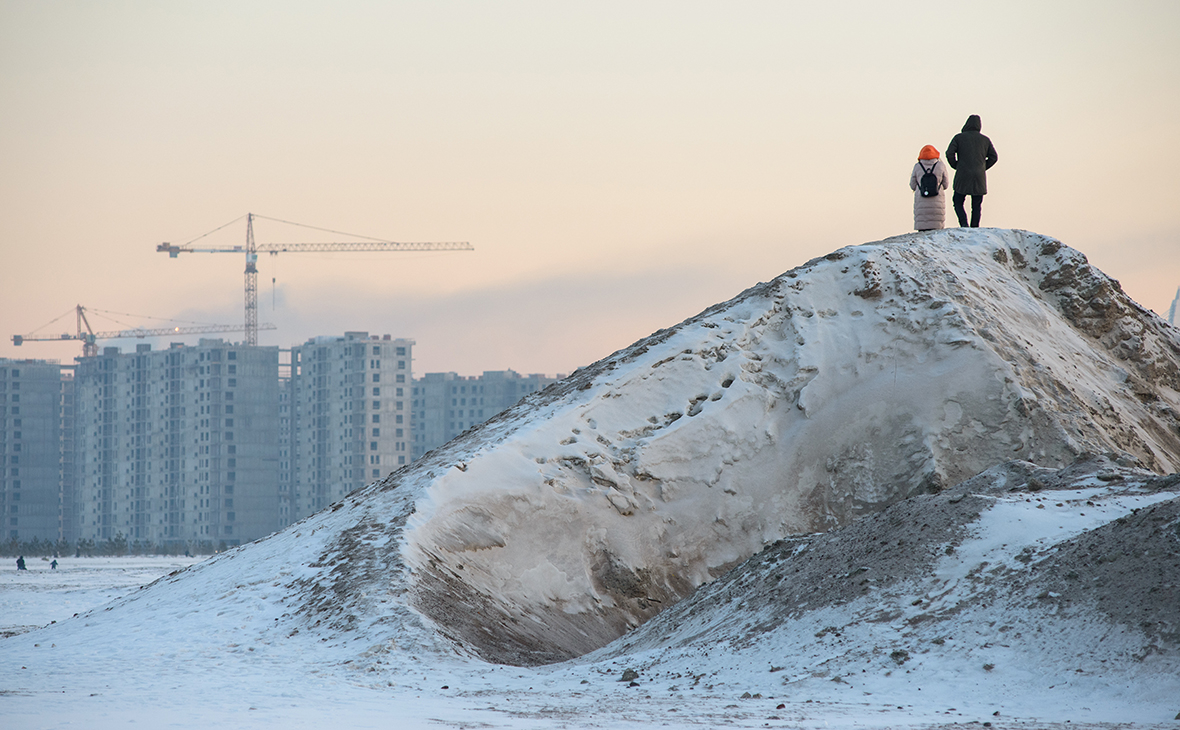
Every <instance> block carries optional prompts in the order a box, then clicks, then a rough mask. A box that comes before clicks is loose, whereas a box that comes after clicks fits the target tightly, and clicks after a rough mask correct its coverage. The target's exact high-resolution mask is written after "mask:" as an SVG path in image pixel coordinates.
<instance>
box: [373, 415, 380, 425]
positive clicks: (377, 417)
mask: <svg viewBox="0 0 1180 730" xmlns="http://www.w3.org/2000/svg"><path fill="white" fill-rule="evenodd" d="M373 423H381V414H380V413H374V414H373Z"/></svg>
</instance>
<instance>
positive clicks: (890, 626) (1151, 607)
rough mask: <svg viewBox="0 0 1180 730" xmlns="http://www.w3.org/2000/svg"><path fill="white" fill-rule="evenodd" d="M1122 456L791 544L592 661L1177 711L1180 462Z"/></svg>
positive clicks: (1025, 467)
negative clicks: (1152, 463)
mask: <svg viewBox="0 0 1180 730" xmlns="http://www.w3.org/2000/svg"><path fill="white" fill-rule="evenodd" d="M1119 462H1122V464H1127V463H1129V462H1128V460H1126V459H1124V458H1120V459H1118V460H1117V461H1114V462H1112V461H1111V460H1110V459H1108V458H1105V457H1086V458H1083V459H1082V460H1080V461H1079V462H1078V463H1076V464H1074V465H1072V466H1070V467H1068V468H1066V469H1062V470H1052V469H1045V468H1042V467H1037V466H1035V465H1033V464H1030V463H1027V462H1010V463H1008V464H1004V465H1001V466H999V467H996V468H993V469H991V470H988V471H987V472H984V473H983V474H981V475H979V476H978V477H976V478H974V479H971V480H968V481H967V482H965V483H963V484H962V485H959V486H958V487H956V488H955V489H952V490H949V491H947V492H944V493H942V494H938V495H920V496H916V497H913V498H911V499H910V500H907V501H906V502H903V503H901V504H898V505H895V506H893V507H890V508H888V509H886V510H885V511H883V512H881V513H879V514H876V515H873V516H870V517H866V518H865V519H863V520H860V521H858V522H856V523H854V524H852V525H849V526H846V527H841V528H837V529H835V530H832V531H830V532H828V533H824V534H815V535H808V536H802V537H795V538H791V539H787V540H783V541H780V542H777V543H775V544H774V545H771V546H769V547H768V548H767V549H766V550H764V551H763V552H761V553H760V554H758V555H757V556H755V557H753V558H751V559H750V560H748V561H746V562H745V563H743V564H742V565H741V566H739V567H737V568H735V569H734V570H732V571H730V572H729V573H728V574H727V575H725V576H724V577H723V578H721V579H719V580H717V581H715V582H714V583H712V584H710V585H709V586H706V587H704V588H702V589H701V590H699V591H698V592H697V593H696V594H694V595H693V596H692V597H691V598H689V599H687V600H685V601H683V602H681V603H679V604H677V605H676V606H674V607H673V608H671V609H669V610H668V611H665V612H663V613H661V614H660V615H659V616H657V617H656V618H654V619H653V620H651V621H649V622H648V623H646V624H645V625H644V626H642V627H640V628H639V629H637V630H635V631H633V632H631V633H630V634H628V635H627V636H626V637H624V638H622V639H620V640H619V641H617V642H615V643H613V644H611V645H610V646H608V647H606V648H604V649H602V650H599V651H598V652H594V653H592V654H590V655H587V656H585V657H583V658H582V659H581V660H580V661H582V662H587V663H592V664H593V663H598V664H606V663H607V662H608V661H609V660H612V659H623V660H625V663H626V665H627V666H629V667H633V668H634V669H636V670H638V671H639V672H640V673H641V674H642V675H643V676H644V677H645V681H655V680H656V679H657V678H661V677H667V678H669V680H673V679H677V678H682V677H689V678H694V677H697V676H702V677H705V676H707V677H708V678H709V681H708V683H707V684H708V685H709V686H711V685H713V684H715V683H720V682H729V683H733V682H735V680H736V681H738V682H741V683H743V684H742V686H744V687H746V688H747V691H751V692H757V693H759V694H767V695H771V696H775V695H777V696H778V697H779V698H780V699H783V698H797V697H801V696H806V697H808V698H815V700H816V701H817V702H818V701H835V700H838V699H839V698H840V697H843V698H845V699H851V698H856V699H860V698H863V697H868V696H872V697H873V698H874V699H873V700H872V703H874V704H880V703H884V704H885V705H886V706H888V707H889V709H892V708H893V707H894V706H895V705H896V704H897V703H898V702H904V703H905V704H907V705H908V706H910V707H911V708H912V707H914V704H915V703H916V704H919V705H925V706H926V707H927V708H929V707H931V706H932V707H939V706H940V705H941V707H943V708H945V707H952V708H954V709H956V711H962V712H967V714H968V716H971V715H975V716H978V717H982V718H987V716H988V715H990V714H991V712H992V710H993V709H997V708H1002V710H1003V711H1002V712H1000V711H999V709H997V711H996V714H997V715H1001V714H1002V715H1004V716H1008V717H1011V716H1012V715H1022V716H1040V717H1062V716H1070V715H1074V716H1078V715H1081V716H1083V717H1085V718H1086V719H1088V720H1090V721H1092V722H1116V721H1122V722H1131V721H1136V720H1142V721H1154V722H1159V721H1163V720H1168V719H1171V717H1172V715H1173V714H1174V713H1175V711H1176V707H1175V701H1176V698H1177V697H1178V696H1180V474H1174V475H1171V476H1167V477H1159V476H1156V475H1153V474H1151V473H1149V472H1146V471H1143V470H1140V469H1134V468H1127V467H1125V466H1122V465H1120V463H1119ZM616 663H617V662H616ZM949 677H954V678H955V680H954V681H953V682H948V681H947V679H948V678H949ZM698 682H699V680H698ZM681 685H682V686H684V683H681ZM808 701H811V700H810V699H809V700H808ZM898 709H901V708H900V707H899V708H898ZM1080 709H1084V710H1086V712H1085V713H1078V710H1080ZM984 710H986V712H984ZM1128 713H1131V714H1128Z"/></svg>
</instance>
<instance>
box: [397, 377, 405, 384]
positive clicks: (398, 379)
mask: <svg viewBox="0 0 1180 730" xmlns="http://www.w3.org/2000/svg"><path fill="white" fill-rule="evenodd" d="M397 382H399V383H404V382H406V376H404V375H399V376H397Z"/></svg>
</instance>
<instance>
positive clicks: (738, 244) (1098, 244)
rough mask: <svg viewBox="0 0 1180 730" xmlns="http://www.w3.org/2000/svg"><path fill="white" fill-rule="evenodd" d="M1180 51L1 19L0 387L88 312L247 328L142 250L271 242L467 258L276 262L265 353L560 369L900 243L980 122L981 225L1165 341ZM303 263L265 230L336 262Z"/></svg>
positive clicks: (227, 303) (392, 25)
mask: <svg viewBox="0 0 1180 730" xmlns="http://www.w3.org/2000/svg"><path fill="white" fill-rule="evenodd" d="M1177 37H1180V3H1176V2H1174V0H1167V1H1165V2H1135V1H1134V0H1132V1H1131V2H1127V3H1109V2H1077V1H1074V2H1057V1H1052V2H1027V1H1022V2H993V3H986V4H981V3H910V2H893V3H881V2H831V3H792V2H741V3H720V2H638V3H636V2H625V3H624V2H594V3H584V2H560V3H554V2H542V1H540V0H535V1H521V2H497V3H487V2H446V1H441V2H398V1H396V0H394V1H390V2H340V3H311V2H290V1H285V2H256V1H251V0H246V1H245V2H233V3H231V2H168V3H151V2H54V3H44V2H15V1H13V0H0V110H2V113H0V159H2V160H3V162H2V164H0V335H2V336H3V339H2V340H0V357H20V358H52V359H60V360H63V361H69V360H71V359H72V358H73V357H74V356H75V355H77V354H80V352H81V348H80V346H79V345H77V343H28V344H25V345H23V346H22V347H20V348H17V347H14V346H13V344H12V341H11V335H13V334H25V333H29V332H32V331H34V330H36V329H37V328H40V327H42V325H45V324H46V323H47V322H49V321H50V320H52V319H53V318H54V317H57V316H58V315H60V314H63V313H65V312H67V311H70V310H71V309H72V307H73V306H74V305H75V304H78V303H80V304H83V305H85V306H87V307H91V308H94V309H97V310H108V311H112V312H121V313H134V314H142V315H151V316H154V317H160V318H170V319H176V320H184V321H190V322H201V323H225V324H236V323H239V322H240V321H241V319H242V268H243V267H242V263H243V262H242V258H241V257H240V256H237V255H192V256H188V257H183V256H182V257H181V258H179V259H173V260H170V259H169V258H168V257H167V256H166V255H164V254H160V253H156V251H155V246H156V244H158V243H160V242H162V241H169V242H172V243H184V242H186V241H188V240H190V239H193V238H195V237H197V236H199V235H201V234H203V233H205V232H207V231H209V230H211V229H213V228H216V227H217V226H220V225H222V224H224V223H226V222H228V221H231V220H234V219H235V218H238V217H239V216H242V215H244V214H245V213H247V212H254V213H258V214H261V215H265V216H271V217H274V218H280V219H285V220H291V221H297V222H300V223H306V224H310V225H313V226H320V227H324V228H331V229H335V230H341V231H349V232H353V233H357V234H362V235H365V236H374V237H381V238H387V239H390V240H397V241H469V242H470V243H471V244H472V245H474V246H475V249H476V250H475V251H474V252H472V253H414V254H405V253H382V254H377V253H350V254H340V253H334V254H322V255H319V254H316V255H311V254H300V255H287V256H278V257H275V258H270V257H264V258H262V259H261V260H260V262H259V270H260V274H259V320H260V321H263V322H273V323H274V324H276V325H278V327H279V329H278V330H275V331H268V332H262V333H261V336H260V342H261V344H268V345H280V346H283V347H289V346H290V345H292V344H296V343H300V342H303V341H304V340H306V339H307V338H308V337H311V336H314V335H321V334H339V333H342V332H344V331H345V330H368V331H370V332H373V333H382V334H385V333H388V334H391V335H393V336H394V337H412V338H414V339H415V340H416V341H417V348H416V351H415V355H416V362H415V364H414V369H415V372H416V373H417V374H421V373H424V372H429V371H439V370H455V371H458V372H460V373H462V374H475V373H478V372H480V371H482V370H500V369H505V368H513V369H515V370H517V371H519V372H522V373H529V372H544V373H548V374H554V373H557V372H570V371H572V370H573V369H574V368H576V367H579V366H581V365H585V364H587V363H589V362H592V361H593V360H596V359H598V358H600V357H603V356H605V355H607V354H609V353H610V352H612V351H613V350H615V349H618V348H619V347H623V346H625V345H627V344H630V343H631V342H632V341H634V340H636V339H638V338H640V337H643V336H645V335H647V334H649V333H651V332H652V331H654V330H656V329H659V328H661V327H665V326H669V325H671V324H674V323H676V322H679V321H680V320H682V319H684V318H685V317H689V316H691V315H693V314H696V313H697V312H699V311H700V310H701V309H703V308H705V307H707V306H709V305H711V304H713V303H715V302H718V301H721V300H724V299H728V298H729V297H731V296H733V295H735V294H737V293H738V292H739V291H741V290H742V289H744V288H746V287H747V286H751V285H753V284H755V283H757V282H759V281H765V280H767V279H770V278H772V277H774V276H777V275H778V274H780V273H782V272H783V271H785V270H787V269H789V268H792V267H794V266H796V265H798V264H801V263H803V262H805V261H806V260H808V259H810V258H812V257H814V256H818V255H822V254H825V253H827V252H829V251H831V250H833V249H835V248H838V247H841V246H845V245H849V244H857V243H864V242H868V241H875V240H879V239H882V238H885V237H888V236H892V235H897V234H901V233H905V232H907V231H909V230H911V227H912V216H911V206H912V197H911V192H910V190H909V187H908V180H909V174H910V169H911V167H912V165H913V161H914V159H915V158H916V156H917V153H918V150H919V149H920V148H921V147H922V146H923V145H925V144H933V145H935V146H937V147H938V148H939V149H945V148H946V145H947V143H948V142H949V141H950V138H951V137H952V136H953V135H954V134H955V133H956V132H958V131H959V129H960V127H961V126H962V124H963V121H964V120H965V119H966V117H967V116H968V115H969V114H979V115H981V117H982V118H983V132H984V134H987V135H989V136H990V137H991V138H992V140H993V142H994V143H995V146H996V149H997V150H998V152H999V156H1000V161H999V163H998V164H997V166H996V167H995V168H993V169H992V171H991V172H990V173H989V178H988V183H989V189H990V193H989V195H988V196H987V198H986V199H985V203H984V214H983V224H984V225H985V226H1000V227H1006V228H1023V229H1028V230H1033V231H1036V232H1038V233H1043V234H1046V235H1051V236H1055V237H1057V238H1059V239H1061V240H1062V241H1063V242H1065V243H1066V244H1068V245H1070V246H1073V247H1075V248H1078V249H1080V250H1081V251H1083V252H1084V253H1085V254H1086V255H1087V256H1089V258H1090V261H1091V262H1092V263H1093V264H1095V265H1097V266H1098V267H1099V268H1101V269H1102V270H1104V271H1105V272H1106V273H1108V274H1110V275H1111V276H1114V277H1115V278H1117V279H1119V280H1120V282H1121V283H1122V285H1123V288H1124V289H1125V290H1126V291H1127V292H1128V293H1129V294H1130V295H1131V296H1132V297H1134V298H1135V299H1136V300H1138V301H1139V302H1140V303H1141V304H1143V305H1144V306H1147V307H1149V308H1151V309H1153V310H1155V311H1156V312H1157V313H1161V314H1162V313H1165V312H1166V311H1167V308H1168V305H1169V304H1170V303H1171V301H1172V297H1173V296H1174V295H1175V293H1176V289H1177V286H1180V176H1178V175H1177V174H1176V170H1177V169H1180V134H1177V124H1178V120H1180V44H1178V43H1177V42H1176V39H1177ZM953 219H954V215H953V213H952V212H950V211H948V220H951V221H953ZM310 233H312V232H308V231H300V230H299V229H292V228H289V227H284V226H282V225H280V224H275V223H270V222H266V221H263V222H260V223H258V224H257V227H256V234H257V238H258V240H259V242H263V243H266V242H284V241H304V240H316V241H325V240H336V238H339V237H333V236H330V235H327V234H314V237H311V238H309V237H308V236H309V234H310ZM244 237H245V224H244V222H243V223H240V224H236V225H234V226H230V227H227V228H226V229H224V230H223V231H221V232H219V233H218V234H215V235H213V236H210V237H209V238H207V239H204V242H205V243H210V244H214V245H224V246H231V245H238V244H241V243H243V242H244ZM344 240H351V239H344ZM272 280H273V281H272ZM119 320H120V321H122V322H123V323H126V324H146V325H149V326H161V325H162V324H167V323H161V324H155V325H153V323H152V321H151V320H142V319H135V318H131V317H125V316H124V317H119ZM92 324H93V325H94V326H95V328H96V329H120V328H121V327H122V326H123V325H122V324H119V323H118V322H116V321H111V320H104V319H96V320H92ZM73 329H74V321H73V316H72V314H71V315H70V316H68V317H66V318H64V319H62V320H61V321H59V322H57V323H55V324H53V325H51V326H49V327H48V328H47V329H44V330H41V332H42V333H43V334H44V333H49V334H59V333H61V332H72V331H73ZM226 337H228V338H230V339H240V335H226ZM186 341H188V342H193V343H195V339H193V338H189V339H188V340H186ZM106 344H109V345H118V346H121V347H123V348H125V349H126V348H133V347H134V344H135V341H134V340H120V341H111V342H108V343H106ZM166 344H167V341H166V340H165V341H164V342H163V343H160V342H157V343H156V345H155V346H157V347H159V346H161V345H162V346H166Z"/></svg>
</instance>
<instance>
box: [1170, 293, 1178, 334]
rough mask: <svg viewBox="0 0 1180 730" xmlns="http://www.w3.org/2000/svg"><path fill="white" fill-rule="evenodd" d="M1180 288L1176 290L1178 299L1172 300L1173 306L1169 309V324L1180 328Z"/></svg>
mask: <svg viewBox="0 0 1180 730" xmlns="http://www.w3.org/2000/svg"><path fill="white" fill-rule="evenodd" d="M1178 309H1180V287H1178V288H1177V289H1176V298H1175V299H1173V300H1172V306H1170V307H1168V324H1171V325H1173V326H1176V327H1180V311H1177V310H1178Z"/></svg>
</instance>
